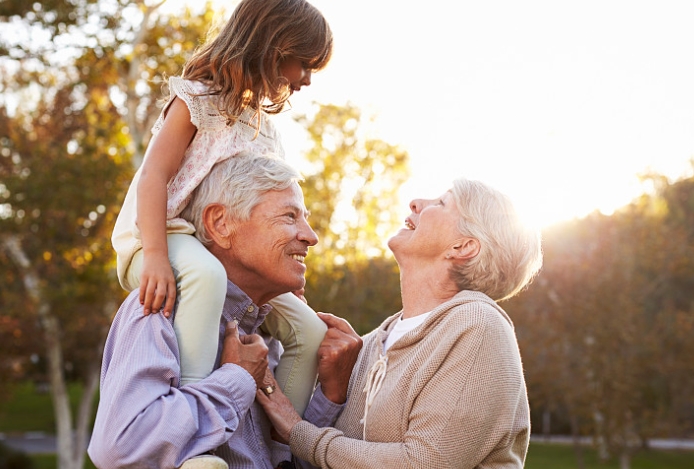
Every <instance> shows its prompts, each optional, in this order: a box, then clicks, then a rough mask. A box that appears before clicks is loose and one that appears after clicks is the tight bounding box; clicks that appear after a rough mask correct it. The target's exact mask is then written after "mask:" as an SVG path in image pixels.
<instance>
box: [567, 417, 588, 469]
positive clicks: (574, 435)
mask: <svg viewBox="0 0 694 469" xmlns="http://www.w3.org/2000/svg"><path fill="white" fill-rule="evenodd" d="M570 420H571V440H572V443H573V448H574V455H575V456H576V467H577V468H578V469H585V467H586V461H585V459H584V457H583V445H582V444H581V435H580V433H579V426H578V417H576V416H575V415H572V416H571V419H570Z"/></svg>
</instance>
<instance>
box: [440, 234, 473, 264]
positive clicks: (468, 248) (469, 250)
mask: <svg viewBox="0 0 694 469" xmlns="http://www.w3.org/2000/svg"><path fill="white" fill-rule="evenodd" d="M480 248H481V246H480V242H479V240H478V239H477V238H461V239H460V240H459V241H457V242H456V243H455V244H453V245H452V246H451V248H450V250H449V254H446V257H448V258H452V259H456V260H459V261H466V260H469V259H473V258H474V257H476V256H477V255H478V254H479V253H480Z"/></svg>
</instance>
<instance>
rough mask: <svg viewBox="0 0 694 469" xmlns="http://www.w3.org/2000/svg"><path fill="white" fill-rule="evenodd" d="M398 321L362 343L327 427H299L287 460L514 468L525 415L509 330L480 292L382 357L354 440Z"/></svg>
mask: <svg viewBox="0 0 694 469" xmlns="http://www.w3.org/2000/svg"><path fill="white" fill-rule="evenodd" d="M399 317H400V313H398V314H396V315H394V316H392V317H390V318H388V319H386V320H385V322H384V323H383V324H382V325H381V326H380V327H379V328H378V329H376V330H375V331H373V332H371V333H370V334H368V335H366V336H365V337H364V347H363V349H362V351H361V353H360V355H359V358H358V360H357V363H356V365H355V367H354V371H353V372H352V378H351V380H350V386H349V391H348V399H347V404H346V406H345V409H344V411H343V412H342V414H341V415H340V417H339V418H338V420H337V422H336V424H335V428H318V427H316V426H314V425H312V424H310V423H308V422H306V421H302V422H300V423H298V424H297V425H296V426H295V427H294V428H293V429H292V433H291V436H290V446H291V449H292V452H293V453H294V454H295V455H296V456H297V457H299V458H301V459H304V460H306V461H308V462H310V463H311V464H314V465H316V466H320V467H325V468H335V469H338V468H347V469H359V468H406V467H409V468H427V469H428V468H485V469H490V468H494V469H499V468H521V467H523V464H524V461H525V455H526V452H527V449H528V441H529V438H530V413H529V408H528V400H527V393H526V388H525V380H524V378H523V369H522V365H521V359H520V353H519V351H518V345H517V342H516V337H515V334H514V331H513V325H512V323H511V320H510V319H509V317H508V316H507V315H506V313H505V312H504V311H503V310H502V309H501V308H499V306H497V305H496V303H494V302H493V301H492V300H491V299H490V298H489V297H488V296H486V295H484V294H483V293H479V292H471V291H463V292H460V293H459V294H457V295H456V296H455V297H454V298H453V299H452V300H450V301H448V302H446V303H444V304H442V305H440V306H439V307H437V308H436V309H435V310H433V312H432V314H431V315H430V316H429V318H427V320H426V321H425V322H424V323H423V324H422V325H421V326H419V327H418V328H417V329H415V330H412V331H410V332H408V333H407V334H406V335H404V336H403V337H401V338H400V339H399V340H398V341H397V342H395V343H394V344H393V346H392V347H391V348H390V349H389V350H388V352H387V359H388V362H387V370H386V375H385V380H384V382H383V384H382V387H381V389H380V391H378V393H377V394H376V397H375V399H374V401H373V404H372V405H371V407H370V409H369V411H368V418H367V421H366V441H364V440H363V431H364V427H363V425H362V424H361V423H360V420H361V419H362V418H363V416H364V406H365V397H366V396H365V393H364V387H365V385H366V382H367V376H368V374H369V370H370V369H371V367H372V365H373V363H374V362H376V361H377V360H378V358H379V353H380V352H381V351H382V350H383V346H382V344H383V341H384V340H385V338H386V336H387V331H389V330H390V329H391V328H392V325H393V324H394V321H395V320H396V319H398V318H399Z"/></svg>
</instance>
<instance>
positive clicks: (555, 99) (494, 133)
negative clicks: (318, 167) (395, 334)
mask: <svg viewBox="0 0 694 469" xmlns="http://www.w3.org/2000/svg"><path fill="white" fill-rule="evenodd" d="M174 1H180V0H174ZM312 2H313V3H314V5H316V6H317V7H318V8H319V9H320V10H321V11H322V12H323V13H324V14H325V16H326V17H327V18H328V21H329V22H330V24H331V27H332V29H333V33H334V35H335V51H334V58H333V60H332V62H331V63H330V64H329V65H328V68H327V69H325V70H324V71H322V72H320V73H318V74H316V75H314V77H313V85H312V86H311V87H309V88H306V89H304V90H302V91H301V92H300V93H298V94H296V95H295V97H294V98H293V99H292V104H293V111H291V112H306V111H307V110H308V106H309V105H310V103H311V102H312V101H319V102H323V103H335V104H344V103H346V102H348V101H349V102H352V103H353V104H355V105H357V106H358V107H360V108H361V109H362V110H363V111H364V112H365V113H367V114H373V115H375V116H376V124H375V126H374V129H372V134H374V136H375V137H377V138H381V139H383V140H386V141H388V142H389V143H392V144H399V145H401V146H403V147H404V148H405V149H406V150H407V151H408V152H409V153H410V157H411V168H412V179H411V181H410V182H408V183H407V184H406V185H405V186H404V187H403V188H402V191H401V198H402V200H401V202H402V204H403V214H405V213H407V202H408V201H409V200H410V199H411V198H413V197H419V196H426V197H435V196H437V195H439V194H440V193H442V192H444V191H445V190H446V189H448V188H449V187H450V183H451V181H452V179H454V178H455V177H461V176H464V177H467V178H472V179H480V180H482V181H485V182H487V183H490V184H492V185H493V186H495V187H497V188H498V189H500V190H502V191H503V192H505V193H507V194H508V195H510V196H511V197H512V198H513V199H514V200H515V201H516V203H517V205H518V206H519V208H520V209H521V211H522V212H523V213H525V214H526V216H527V217H528V218H529V220H531V221H532V222H533V223H536V224H538V225H540V226H544V225H547V224H551V223H554V222H556V221H559V220H566V219H570V218H573V217H576V216H583V215H586V214H588V213H590V212H592V211H593V210H596V209H600V210H602V211H603V212H605V213H610V212H611V211H612V210H614V209H615V208H618V207H620V206H622V205H625V204H627V203H628V202H629V201H630V200H631V199H633V198H634V197H635V196H637V195H638V194H640V193H641V192H643V190H644V186H642V185H641V183H640V182H639V179H638V175H639V174H641V173H644V172H647V171H651V170H653V171H656V172H658V173H662V174H665V175H667V176H669V177H671V178H678V177H682V176H689V175H692V166H691V164H690V159H691V158H692V157H694V28H692V26H691V21H692V19H693V18H694V2H692V1H690V0H682V1H671V0H649V1H644V0H598V1H594V0H580V1H579V0H575V1H569V0H565V1H556V0H524V1H517V0H503V1H489V0H487V1H479V0H474V1H469V0H461V1H451V0H426V1H411V0H402V1H395V0H390V1H389V0H351V1H349V2H345V1H338V0H312ZM227 4H234V2H229V3H227ZM291 112H290V113H285V114H283V115H280V116H277V117H276V120H275V121H276V123H277V125H278V127H279V128H280V131H281V132H282V134H283V139H284V143H285V147H286V150H287V153H288V158H291V155H292V154H297V153H299V152H300V150H301V148H303V146H304V145H305V143H304V142H305V140H304V139H303V135H301V132H299V131H297V130H298V129H296V127H295V125H294V124H293V121H292V120H291ZM403 216H404V215H403Z"/></svg>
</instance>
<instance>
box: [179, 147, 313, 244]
mask: <svg viewBox="0 0 694 469" xmlns="http://www.w3.org/2000/svg"><path fill="white" fill-rule="evenodd" d="M302 180H303V179H302V177H301V175H300V174H299V172H298V171H297V170H296V169H294V168H293V167H292V166H290V165H289V164H288V163H287V162H285V161H284V160H282V159H279V158H278V157H276V156H274V155H271V154H270V155H268V154H265V155H260V154H256V153H253V152H250V151H242V152H241V153H239V154H238V155H235V156H232V157H230V158H227V159H226V160H223V161H220V162H219V163H217V164H215V165H214V166H213V167H212V169H211V170H210V172H209V174H208V175H207V176H206V177H205V178H204V179H203V180H202V182H201V183H200V185H199V186H198V187H197V188H196V189H195V191H193V194H192V195H191V199H190V202H189V203H188V205H187V206H186V208H185V209H184V210H183V212H182V213H181V218H183V219H185V220H187V221H189V222H190V223H192V224H193V226H195V236H196V237H197V238H198V239H199V240H200V242H202V243H203V244H204V245H206V246H207V245H209V244H210V243H211V242H212V240H211V239H210V238H209V236H208V235H207V230H205V225H204V224H203V220H202V215H203V211H204V209H205V207H207V206H208V205H210V204H215V203H218V204H222V205H224V206H225V207H226V208H227V211H228V212H227V213H228V215H229V217H230V218H231V219H232V220H237V221H245V220H248V219H249V218H250V216H251V211H252V210H253V208H255V206H256V205H258V204H259V203H260V199H261V197H262V196H263V194H264V193H266V192H268V191H282V190H284V189H286V188H288V187H289V186H291V185H292V184H294V183H298V182H299V181H302Z"/></svg>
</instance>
